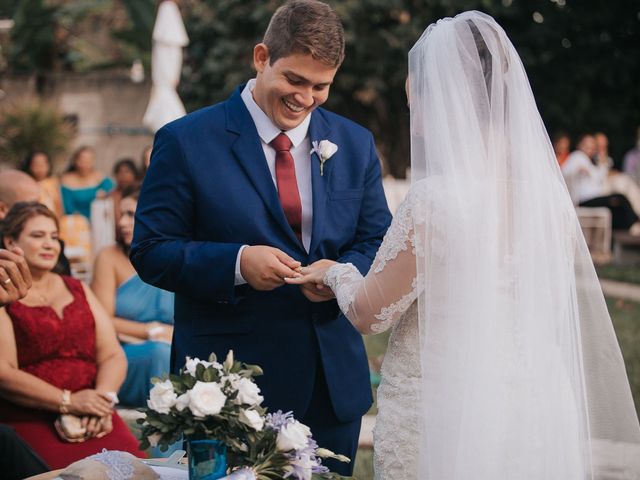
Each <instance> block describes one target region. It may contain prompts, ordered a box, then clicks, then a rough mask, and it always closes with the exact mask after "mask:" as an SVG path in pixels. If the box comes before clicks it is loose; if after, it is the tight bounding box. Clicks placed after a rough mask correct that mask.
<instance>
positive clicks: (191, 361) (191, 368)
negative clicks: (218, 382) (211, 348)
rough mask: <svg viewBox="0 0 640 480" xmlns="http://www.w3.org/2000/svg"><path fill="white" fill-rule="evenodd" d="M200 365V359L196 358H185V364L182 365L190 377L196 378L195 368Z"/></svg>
mask: <svg viewBox="0 0 640 480" xmlns="http://www.w3.org/2000/svg"><path fill="white" fill-rule="evenodd" d="M199 363H200V359H199V358H198V357H196V358H191V357H187V362H186V363H185V365H184V369H185V370H186V371H187V373H189V374H190V375H191V376H192V377H195V376H196V367H197V366H198V364H199Z"/></svg>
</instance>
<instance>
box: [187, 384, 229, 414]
mask: <svg viewBox="0 0 640 480" xmlns="http://www.w3.org/2000/svg"><path fill="white" fill-rule="evenodd" d="M226 401H227V397H225V395H224V393H222V390H220V385H218V384H217V383H213V382H200V381H197V382H196V384H195V385H194V386H193V388H192V389H191V392H190V394H189V410H191V413H193V414H194V415H195V416H196V417H206V416H207V415H216V414H218V413H220V410H222V407H224V404H225V402H226Z"/></svg>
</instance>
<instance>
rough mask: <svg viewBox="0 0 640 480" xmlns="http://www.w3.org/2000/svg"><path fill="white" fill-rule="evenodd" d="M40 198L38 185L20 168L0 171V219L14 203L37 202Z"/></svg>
mask: <svg viewBox="0 0 640 480" xmlns="http://www.w3.org/2000/svg"><path fill="white" fill-rule="evenodd" d="M38 200H40V186H39V185H38V184H37V182H36V181H35V180H34V179H33V178H31V177H30V176H29V175H27V174H26V173H24V172H21V171H20V170H5V171H3V172H0V220H2V219H3V218H4V217H5V216H6V215H7V212H8V211H9V209H10V208H11V207H12V206H13V204H14V203H18V202H37V201H38Z"/></svg>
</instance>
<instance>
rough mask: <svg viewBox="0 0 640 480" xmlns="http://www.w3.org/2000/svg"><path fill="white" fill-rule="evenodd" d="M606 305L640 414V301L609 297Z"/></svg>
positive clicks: (637, 410)
mask: <svg viewBox="0 0 640 480" xmlns="http://www.w3.org/2000/svg"><path fill="white" fill-rule="evenodd" d="M607 306H608V307H609V313H611V318H612V319H613V326H614V327H615V330H616V335H617V337H618V342H619V343H620V349H621V350H622V356H623V357H624V363H625V365H626V367H627V376H628V377H629V383H630V384H631V392H632V393H633V399H634V401H635V404H636V412H638V414H639V415H640V303H636V302H630V301H627V300H616V299H612V298H609V299H607Z"/></svg>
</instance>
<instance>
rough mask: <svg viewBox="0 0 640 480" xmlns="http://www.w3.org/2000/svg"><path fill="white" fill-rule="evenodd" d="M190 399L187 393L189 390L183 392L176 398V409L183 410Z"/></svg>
mask: <svg viewBox="0 0 640 480" xmlns="http://www.w3.org/2000/svg"><path fill="white" fill-rule="evenodd" d="M190 401H191V396H190V395H189V392H187V393H183V394H182V395H180V396H179V397H178V398H177V399H176V410H178V411H179V412H181V411H183V410H184V409H185V408H187V407H188V406H189V402H190Z"/></svg>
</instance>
